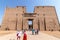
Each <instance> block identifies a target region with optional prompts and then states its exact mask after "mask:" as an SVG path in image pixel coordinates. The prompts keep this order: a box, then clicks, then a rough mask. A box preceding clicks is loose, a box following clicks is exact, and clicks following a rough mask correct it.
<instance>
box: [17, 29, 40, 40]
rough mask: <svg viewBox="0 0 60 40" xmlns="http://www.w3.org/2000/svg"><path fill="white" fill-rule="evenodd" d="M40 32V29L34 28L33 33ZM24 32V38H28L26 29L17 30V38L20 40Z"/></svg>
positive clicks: (25, 39) (24, 39)
mask: <svg viewBox="0 0 60 40" xmlns="http://www.w3.org/2000/svg"><path fill="white" fill-rule="evenodd" d="M38 32H39V30H38V29H36V30H34V29H32V35H34V34H35V35H36V34H38ZM22 34H23V40H27V34H26V30H23V31H18V32H17V40H20V38H21V35H22Z"/></svg>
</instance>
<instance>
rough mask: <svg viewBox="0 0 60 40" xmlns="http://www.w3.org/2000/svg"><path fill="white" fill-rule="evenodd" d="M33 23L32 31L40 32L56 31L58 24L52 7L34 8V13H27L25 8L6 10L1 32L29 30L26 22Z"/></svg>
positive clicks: (18, 7)
mask: <svg viewBox="0 0 60 40" xmlns="http://www.w3.org/2000/svg"><path fill="white" fill-rule="evenodd" d="M29 19H31V20H32V21H33V26H32V27H33V29H39V30H40V31H45V30H46V31H52V30H53V31H57V30H59V22H58V17H57V14H56V10H55V7H54V6H36V7H35V8H34V13H27V12H26V7H23V6H17V7H16V8H6V9H5V13H4V17H3V21H2V27H1V30H6V28H8V29H9V30H22V29H27V30H28V29H29V25H28V20H29Z"/></svg>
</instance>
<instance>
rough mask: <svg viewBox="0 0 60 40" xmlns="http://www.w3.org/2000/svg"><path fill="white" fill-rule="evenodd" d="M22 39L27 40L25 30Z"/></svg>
mask: <svg viewBox="0 0 60 40" xmlns="http://www.w3.org/2000/svg"><path fill="white" fill-rule="evenodd" d="M23 40H27V34H26V31H24V35H23Z"/></svg>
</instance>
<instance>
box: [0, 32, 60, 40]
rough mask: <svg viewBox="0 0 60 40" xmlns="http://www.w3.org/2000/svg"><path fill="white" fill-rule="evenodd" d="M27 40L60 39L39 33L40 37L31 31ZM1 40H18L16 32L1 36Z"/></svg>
mask: <svg viewBox="0 0 60 40" xmlns="http://www.w3.org/2000/svg"><path fill="white" fill-rule="evenodd" d="M27 37H28V39H27V40H60V39H59V38H56V37H53V36H50V35H48V34H44V33H42V32H39V35H31V31H28V32H27ZM22 38H23V35H22V36H21V40H23V39H22ZM0 40H16V32H15V33H12V34H7V35H4V36H0Z"/></svg>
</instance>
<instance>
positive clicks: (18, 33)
mask: <svg viewBox="0 0 60 40" xmlns="http://www.w3.org/2000/svg"><path fill="white" fill-rule="evenodd" d="M21 35H22V31H18V32H17V40H20V38H21Z"/></svg>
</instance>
